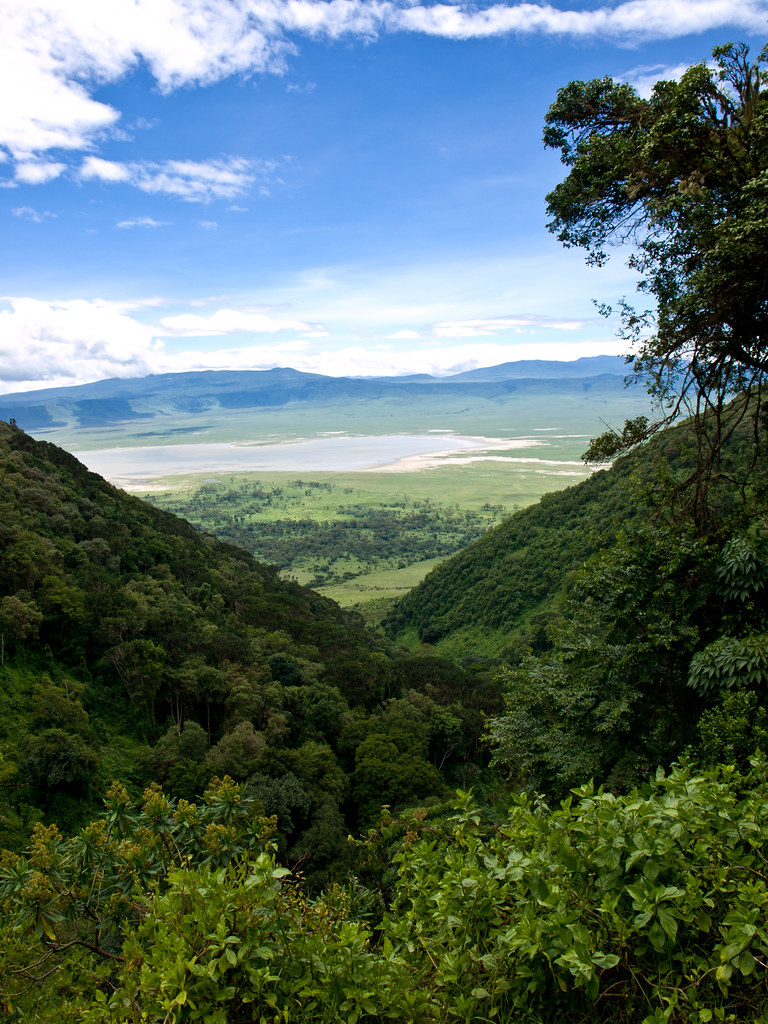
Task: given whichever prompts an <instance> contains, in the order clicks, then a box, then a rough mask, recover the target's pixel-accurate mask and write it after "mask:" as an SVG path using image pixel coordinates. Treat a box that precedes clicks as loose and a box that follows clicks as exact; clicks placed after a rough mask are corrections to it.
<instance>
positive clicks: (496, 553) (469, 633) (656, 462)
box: [384, 418, 753, 661]
mask: <svg viewBox="0 0 768 1024" xmlns="http://www.w3.org/2000/svg"><path fill="white" fill-rule="evenodd" d="M750 424H751V420H749V419H748V418H747V419H745V420H744V422H743V424H742V426H741V428H740V430H739V432H738V433H737V434H736V435H735V436H734V437H733V438H732V440H731V442H730V446H729V454H728V456H727V459H726V461H727V460H728V459H729V460H731V461H732V462H733V463H734V465H738V464H739V462H742V461H743V460H745V459H746V458H747V453H748V452H749V451H751V446H752V440H753V439H752V436H751V426H750ZM691 442H692V438H691V435H690V433H689V427H688V425H687V424H681V425H679V426H677V427H674V428H671V429H669V430H667V431H665V432H664V434H663V435H661V436H659V437H657V438H656V439H655V440H654V441H653V442H651V443H650V444H649V445H647V446H646V447H645V448H643V449H641V450H639V451H636V452H634V453H633V454H632V455H629V456H626V457H624V458H621V459H618V460H617V461H616V462H615V463H614V464H613V465H612V466H611V468H610V469H607V470H601V471H599V472H597V473H595V474H593V475H592V476H591V477H589V478H588V479H587V480H584V481H582V482H581V483H579V484H576V485H574V486H572V487H568V488H566V489H565V490H562V491H558V492H556V493H551V494H546V495H544V497H542V498H541V500H540V501H539V502H537V503H536V504H535V505H531V506H529V507H528V508H525V509H522V510H520V511H518V512H515V513H514V514H513V515H511V516H510V517H509V518H508V519H506V520H504V521H503V522H502V523H500V524H499V525H498V526H495V527H493V528H491V529H489V530H488V531H487V532H486V533H485V534H484V535H483V536H482V537H481V538H480V539H479V540H477V541H475V542H474V543H473V544H471V545H469V546H468V547H466V548H464V549H463V550H462V551H460V552H459V553H458V554H456V555H454V556H453V557H452V558H450V559H447V560H446V561H445V562H442V563H441V564H440V565H439V566H437V567H436V568H435V569H433V570H432V571H431V572H430V573H429V574H428V575H427V576H426V578H425V579H424V580H423V581H422V583H421V584H420V585H419V586H417V587H415V588H414V589H413V590H412V591H410V592H409V593H408V594H406V595H405V596H404V597H402V598H401V599H400V600H398V602H397V603H396V604H395V605H394V607H393V609H392V610H391V611H390V612H389V614H388V616H387V618H386V619H385V622H384V625H385V630H386V632H387V634H388V635H390V636H392V637H393V638H395V639H397V640H399V641H401V642H406V643H410V644H416V643H418V642H421V643H428V644H431V645H433V646H434V648H435V650H436V651H438V652H439V653H440V654H442V655H443V656H445V657H450V658H452V659H454V660H456V661H458V660H461V659H465V658H467V657H473V656H478V655H479V656H482V657H492V658H495V657H499V656H501V655H506V656H508V657H509V656H512V657H513V658H514V657H516V656H517V654H518V653H519V652H522V651H524V650H526V649H527V648H528V647H532V648H533V649H534V650H537V649H540V648H541V647H542V646H543V645H546V643H547V641H546V634H547V627H548V625H549V624H550V623H551V622H552V621H553V620H554V619H555V618H556V617H557V615H558V609H559V607H560V605H561V603H562V600H563V597H564V595H565V593H566V591H567V589H568V586H569V584H570V582H571V581H572V580H573V577H574V575H575V572H576V570H577V569H578V568H579V567H580V566H581V564H582V563H583V562H584V561H585V560H586V559H587V558H589V557H590V556H591V555H593V554H594V553H595V552H597V551H600V550H602V549H604V548H606V547H609V546H610V545H611V544H612V543H613V541H614V540H615V538H616V536H617V533H618V531H619V530H620V529H621V528H622V527H625V526H628V525H629V524H630V523H632V522H637V521H639V520H641V519H643V518H647V517H648V516H649V515H650V512H649V506H648V504H647V503H646V501H645V498H646V497H647V494H646V491H647V490H648V489H650V490H658V489H660V488H662V489H663V488H664V487H665V486H666V483H665V479H666V478H667V476H668V475H669V474H670V473H672V474H674V473H676V472H677V471H678V470H680V469H682V468H683V467H685V466H690V465H691V464H692V461H691V460H694V459H695V455H694V453H693V450H692V449H691V448H690V445H691ZM731 490H732V497H733V499H734V500H740V499H739V498H738V495H737V489H736V486H735V484H734V485H733V487H732V488H731ZM711 500H712V502H715V501H716V500H720V501H721V502H724V503H725V504H728V502H729V501H730V500H731V495H729V485H726V487H725V490H724V491H723V494H722V497H721V498H720V499H716V498H715V496H714V494H713V495H712V496H711Z"/></svg>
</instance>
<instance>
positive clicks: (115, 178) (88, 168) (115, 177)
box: [80, 156, 131, 182]
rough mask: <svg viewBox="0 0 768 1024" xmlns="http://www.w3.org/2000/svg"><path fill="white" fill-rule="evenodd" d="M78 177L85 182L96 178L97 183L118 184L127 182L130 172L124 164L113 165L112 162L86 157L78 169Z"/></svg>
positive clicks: (113, 162) (96, 157)
mask: <svg viewBox="0 0 768 1024" xmlns="http://www.w3.org/2000/svg"><path fill="white" fill-rule="evenodd" d="M80 177H81V178H83V179H85V180H86V181H89V180H91V179H93V178H97V179H98V180H99V181H109V182H119V181H129V180H130V177H131V172H130V171H129V170H128V168H127V167H126V165H125V164H119V163H115V161H114V160H102V159H101V157H98V156H88V157H86V158H85V160H83V163H82V165H81V167H80Z"/></svg>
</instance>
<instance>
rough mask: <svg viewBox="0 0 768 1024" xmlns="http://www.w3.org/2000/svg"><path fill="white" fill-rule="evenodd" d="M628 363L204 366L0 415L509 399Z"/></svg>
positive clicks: (102, 420)
mask: <svg viewBox="0 0 768 1024" xmlns="http://www.w3.org/2000/svg"><path fill="white" fill-rule="evenodd" d="M625 373H626V365H625V363H624V361H623V360H622V359H620V358H619V357H615V356H596V357H592V358H588V359H577V360H575V361H573V362H555V361H545V360H524V361H520V362H512V363H503V364H502V365H500V366H494V367H488V368H485V369H481V370H470V371H467V372H466V373H460V374H455V375H454V376H451V377H430V376H428V375H426V374H418V375H415V376H412V377H377V378H360V377H329V376H324V375H322V374H318V373H303V372H301V371H299V370H292V369H290V368H284V367H281V368H277V369H273V370H239V371H237V370H205V371H197V372H189V373H168V374H155V375H151V376H148V377H134V378H130V379H110V380H102V381H97V382H95V383H93V384H81V385H78V386H75V387H65V388H45V389H42V390H39V391H27V392H20V393H15V394H7V395H2V396H0V418H1V419H5V420H10V419H15V420H16V421H17V422H18V424H19V426H21V427H23V428H24V429H25V430H41V429H51V428H60V427H69V428H78V427H105V426H112V425H116V424H119V423H127V422H131V421H133V423H134V426H138V425H139V421H141V420H142V419H145V420H151V419H154V418H155V417H157V416H185V417H192V418H195V417H197V416H200V415H207V414H215V415H219V416H220V415H221V414H222V413H225V412H227V411H241V410H248V409H254V410H256V409H260V410H264V409H269V408H280V407H283V406H287V405H290V404H292V403H297V404H300V405H303V406H307V407H309V406H324V407H329V406H335V405H340V404H342V405H345V406H349V405H354V404H355V403H358V402H361V403H366V405H367V406H369V405H370V403H375V402H382V401H383V402H395V403H400V402H402V403H405V404H406V405H410V404H411V403H413V402H419V403H423V402H435V403H437V405H436V408H437V407H438V406H440V407H442V406H441V403H444V401H445V399H449V400H455V399H456V398H457V397H463V396H466V398H467V400H469V401H475V402H477V401H494V402H506V401H508V400H509V398H510V396H511V395H518V394H523V393H527V394H531V393H541V394H543V393H549V392H561V393H562V392H565V393H570V394H580V393H583V392H588V391H590V390H592V389H595V388H596V389H598V390H605V389H608V390H610V391H611V392H612V393H619V392H620V391H621V390H622V389H623V388H624V383H623V379H624V376H625Z"/></svg>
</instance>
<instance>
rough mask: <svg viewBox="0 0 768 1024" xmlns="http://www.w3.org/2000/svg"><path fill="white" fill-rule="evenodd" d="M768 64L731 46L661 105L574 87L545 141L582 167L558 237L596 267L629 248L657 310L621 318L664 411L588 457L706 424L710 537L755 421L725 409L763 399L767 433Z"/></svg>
mask: <svg viewBox="0 0 768 1024" xmlns="http://www.w3.org/2000/svg"><path fill="white" fill-rule="evenodd" d="M767 56H768V55H767V54H766V51H763V53H761V54H760V55H759V57H758V58H757V60H756V61H755V62H754V63H750V59H749V50H748V48H747V47H746V46H745V45H743V44H728V45H726V46H720V47H717V48H716V49H715V50H714V52H713V58H714V60H713V63H712V64H711V65H706V64H703V63H702V64H698V65H695V66H694V67H691V68H689V69H688V70H687V71H686V72H685V73H684V74H683V75H682V77H681V79H680V81H678V82H674V81H662V82H658V83H657V84H656V85H655V86H654V89H653V93H652V95H651V97H650V98H649V99H642V98H641V97H640V96H639V95H638V94H637V92H636V91H635V90H634V89H633V88H632V87H631V86H629V85H626V84H621V83H617V82H614V81H613V80H612V79H610V78H604V79H596V80H594V81H591V82H571V83H570V84H569V85H567V86H566V87H564V88H563V89H561V90H560V92H559V93H558V96H557V99H556V101H555V102H554V103H553V104H552V106H551V107H550V109H549V112H548V114H547V117H546V128H545V131H544V141H545V144H546V145H547V146H550V147H552V148H555V149H558V150H559V151H560V154H561V158H562V161H563V163H564V164H565V165H566V166H567V167H568V168H569V172H568V176H567V177H566V179H565V180H564V181H563V182H561V183H560V184H559V185H558V186H557V187H556V188H555V189H554V190H553V191H552V192H551V193H550V194H549V196H548V197H547V200H548V210H549V213H550V215H551V217H552V220H551V222H550V224H549V227H550V230H552V231H553V232H555V233H556V234H557V236H558V238H559V239H560V240H561V241H562V242H563V243H564V244H565V245H568V246H570V245H576V246H579V247H582V248H585V249H586V250H587V252H588V260H589V262H591V263H596V264H602V263H603V262H604V261H605V259H606V247H607V245H609V244H611V243H613V242H619V243H629V244H630V245H631V246H632V255H631V258H630V266H631V267H633V268H634V269H636V270H637V271H638V273H639V274H640V277H641V280H640V284H639V290H640V291H641V292H643V293H646V294H648V295H650V296H651V297H652V299H653V301H654V303H655V310H653V311H646V312H636V311H635V310H634V309H632V308H631V307H630V306H629V305H628V304H627V303H626V302H623V303H622V309H623V321H624V336H625V337H626V338H627V339H628V340H630V341H632V342H633V343H634V345H635V350H634V353H633V355H632V356H631V358H630V361H631V362H632V364H633V369H634V373H635V375H636V376H637V377H639V378H640V379H644V380H645V381H646V382H647V383H648V387H649V390H650V392H651V393H652V394H653V395H654V396H655V397H656V398H657V399H658V400H659V401H660V403H661V405H662V407H663V408H664V412H663V415H662V417H661V419H660V420H659V419H657V421H656V422H655V423H653V424H650V425H648V424H642V423H640V421H638V420H635V421H633V422H632V423H628V424H627V427H625V429H624V431H623V433H622V434H618V433H613V432H612V433H611V434H609V435H605V436H603V437H602V438H600V439H598V441H597V442H593V446H592V449H591V450H590V452H589V453H588V457H590V458H591V457H598V456H599V457H600V458H605V457H606V455H607V454H615V453H616V452H619V451H624V450H627V448H628V447H631V446H632V445H635V444H636V443H637V442H638V441H640V440H643V439H645V438H646V437H648V436H649V434H651V433H654V432H656V431H657V430H658V429H659V427H660V426H661V425H666V424H668V423H670V422H671V421H672V420H673V419H674V418H676V417H677V416H678V415H679V414H680V413H681V412H687V413H689V414H692V415H693V434H694V436H695V438H696V442H697V445H696V453H697V459H696V464H695V467H693V469H692V472H691V474H690V477H689V479H688V480H687V481H685V482H684V484H683V485H681V487H680V488H679V491H678V497H679V496H680V495H682V494H686V495H687V499H686V500H685V501H684V502H683V507H685V508H687V510H688V514H690V515H691V516H692V518H693V520H694V521H695V522H696V523H697V524H698V525H699V527H700V528H701V529H707V528H708V512H709V504H708V495H707V491H708V487H709V485H710V482H711V480H713V479H717V477H718V476H719V474H720V473H721V466H720V453H721V450H722V447H723V444H724V443H725V442H726V441H727V438H728V437H729V435H730V434H731V433H732V431H733V430H734V429H735V428H736V426H737V425H738V424H739V423H740V420H741V417H743V416H744V415H745V413H746V409H747V404H746V403H744V404H743V405H741V406H733V405H732V406H730V407H727V408H726V407H725V401H726V399H727V398H728V397H729V396H732V395H734V394H737V393H742V394H744V395H747V396H749V398H750V403H749V408H750V417H751V419H752V423H753V424H754V429H755V432H756V435H757V431H758V427H759V421H760V412H761V395H762V393H763V390H764V386H765V378H766V373H768V363H766V359H765V351H766V338H765V330H766V313H767V312H768V292H767V291H766V280H768V278H767V277H766V266H767V264H766V246H765V233H766V226H767V225H768V220H767V219H766V218H767V216H768V192H767V191H766V188H767V187H768V89H766V82H767V81H768V76H767V75H766V70H765V62H766V59H767ZM609 312H610V311H609ZM756 449H757V445H756ZM745 468H746V469H749V468H750V466H749V464H748V465H747V467H745ZM742 482H743V479H742Z"/></svg>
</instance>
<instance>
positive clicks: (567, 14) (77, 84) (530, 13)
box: [0, 0, 766, 176]
mask: <svg viewBox="0 0 768 1024" xmlns="http://www.w3.org/2000/svg"><path fill="white" fill-rule="evenodd" d="M765 18H766V4H765V0H624V2H612V3H609V2H606V3H605V4H604V5H603V6H601V7H598V8H594V9H588V10H568V9H561V8H560V7H558V6H555V5H553V4H551V3H531V2H520V3H507V4H505V3H495V4H493V3H492V4H489V5H488V6H485V7H482V6H480V5H477V4H475V3H470V2H468V0H463V2H457V3H418V2H415V0H237V2H236V3H235V2H232V0H164V2H162V3H157V0H110V3H109V4H104V3H97V2H96V0H68V2H64V0H5V3H4V4H3V5H2V9H0V90H2V92H3V95H6V96H13V98H14V101H13V103H5V104H3V105H2V108H0V146H3V147H5V148H6V149H7V150H8V151H10V152H11V153H12V154H13V155H14V156H15V157H16V158H17V159H19V160H21V161H22V162H23V161H25V160H26V159H27V158H28V157H29V156H30V154H35V153H37V154H40V153H44V152H46V151H48V150H51V149H60V150H61V149H63V150H67V149H69V150H88V149H89V148H91V147H92V146H93V145H94V143H96V142H97V141H98V139H99V138H100V137H101V136H102V135H104V134H105V133H109V132H110V131H115V129H116V125H117V122H118V120H119V118H120V112H119V111H118V110H116V109H115V108H114V107H112V106H110V105H109V104H106V103H103V102H99V101H97V100H95V99H94V98H93V96H92V95H91V93H92V91H93V90H94V89H95V88H96V87H97V86H99V85H103V84H105V83H109V82H115V81H117V80H118V79H119V78H121V77H123V76H124V75H126V74H128V73H130V72H131V71H132V70H133V69H135V68H136V67H138V66H139V65H140V64H141V65H143V66H144V67H146V68H147V69H148V71H149V73H150V74H151V75H153V76H154V78H155V80H156V82H157V85H158V87H159V88H160V90H161V91H163V92H170V91H171V90H173V89H177V88H179V87H181V86H188V85H202V86H205V85H209V84H211V83H214V82H217V81H220V80H222V79H224V78H226V77H229V76H232V75H249V74H253V73H265V72H266V73H282V72H283V71H284V70H285V68H286V66H287V60H288V59H289V58H290V57H291V56H293V55H295V54H296V53H297V47H296V43H295V42H294V37H297V36H298V37H301V36H306V37H310V38H314V39H317V38H320V39H338V38H340V37H342V36H354V37H358V38H366V39H373V38H375V37H376V36H377V35H379V34H381V33H385V32H412V33H421V34H427V35H433V36H441V37H444V38H450V39H457V40H462V39H476V38H482V37H489V36H504V35H510V34H516V35H524V36H531V35H549V36H567V37H570V38H574V39H587V38H603V39H608V40H614V41H616V42H631V41H636V40H638V39H649V38H658V39H673V38H676V37H679V36H682V35H686V34H688V33H691V32H703V31H706V30H710V29H714V28H720V27H725V26H728V27H730V28H734V29H741V30H745V29H746V30H747V31H754V32H762V31H763V29H764V25H765ZM182 176H183V175H182Z"/></svg>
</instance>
